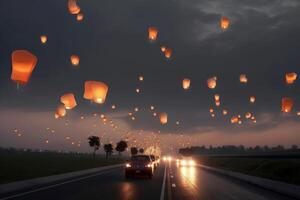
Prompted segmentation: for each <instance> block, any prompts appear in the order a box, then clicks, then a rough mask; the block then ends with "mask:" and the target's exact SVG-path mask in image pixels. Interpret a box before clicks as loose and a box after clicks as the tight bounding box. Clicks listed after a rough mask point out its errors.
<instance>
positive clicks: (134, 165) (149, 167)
mask: <svg viewBox="0 0 300 200" xmlns="http://www.w3.org/2000/svg"><path fill="white" fill-rule="evenodd" d="M153 172H154V164H153V162H152V160H151V158H150V156H149V155H136V156H132V157H131V159H130V160H129V161H128V162H127V163H126V166H125V177H126V178H130V177H134V176H135V175H146V176H148V178H150V179H151V178H152V176H153Z"/></svg>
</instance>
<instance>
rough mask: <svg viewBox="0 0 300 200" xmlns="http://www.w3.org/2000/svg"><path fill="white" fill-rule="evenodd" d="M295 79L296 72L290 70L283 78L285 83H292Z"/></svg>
mask: <svg viewBox="0 0 300 200" xmlns="http://www.w3.org/2000/svg"><path fill="white" fill-rule="evenodd" d="M296 79H297V74H296V73H294V72H292V73H287V74H286V75H285V80H286V83H287V84H293V83H294V81H295V80H296Z"/></svg>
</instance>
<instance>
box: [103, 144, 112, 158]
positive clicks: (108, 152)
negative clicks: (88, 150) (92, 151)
mask: <svg viewBox="0 0 300 200" xmlns="http://www.w3.org/2000/svg"><path fill="white" fill-rule="evenodd" d="M104 151H105V153H106V159H107V158H108V156H110V155H111V154H112V152H113V146H112V144H105V145H104Z"/></svg>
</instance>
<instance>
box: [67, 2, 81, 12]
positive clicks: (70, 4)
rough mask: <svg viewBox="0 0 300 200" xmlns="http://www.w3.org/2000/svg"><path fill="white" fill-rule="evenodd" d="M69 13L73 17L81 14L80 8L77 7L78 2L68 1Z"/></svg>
mask: <svg viewBox="0 0 300 200" xmlns="http://www.w3.org/2000/svg"><path fill="white" fill-rule="evenodd" d="M68 8H69V12H70V13H71V14H73V15H77V14H78V13H79V12H80V7H79V6H78V5H77V3H76V0H69V1H68Z"/></svg>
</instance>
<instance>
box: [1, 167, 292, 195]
mask: <svg viewBox="0 0 300 200" xmlns="http://www.w3.org/2000/svg"><path fill="white" fill-rule="evenodd" d="M10 197H11V198H10ZM10 197H8V198H5V199H19V200H21V199H22V200H23V199H24V200H66V199H71V200H77V199H83V200H85V199H93V200H98V199H99V200H100V199H101V200H111V199H113V200H148V199H151V200H156V199H157V200H162V199H164V200H177V199H178V200H194V199H200V200H227V199H230V200H267V199H270V200H279V199H280V200H289V199H290V198H286V197H283V196H280V195H278V194H275V193H272V192H270V191H267V190H264V189H260V188H257V187H255V186H252V185H249V184H246V183H243V182H239V181H236V180H233V179H230V178H228V177H224V176H220V175H217V174H214V173H211V172H208V171H205V170H202V169H200V168H199V167H180V166H177V165H176V163H171V164H168V163H167V164H166V165H164V164H161V165H160V167H159V168H158V169H157V170H156V171H155V175H154V177H153V179H152V180H149V179H147V178H143V177H140V178H137V179H125V178H124V169H123V168H116V169H112V170H108V171H105V172H102V173H101V174H99V175H93V176H89V177H83V178H81V179H78V180H74V181H68V182H65V183H62V184H55V185H51V186H48V187H45V188H42V189H38V190H36V189H32V190H29V191H26V193H23V194H21V193H19V194H14V195H12V196H10ZM2 199H3V198H2Z"/></svg>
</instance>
